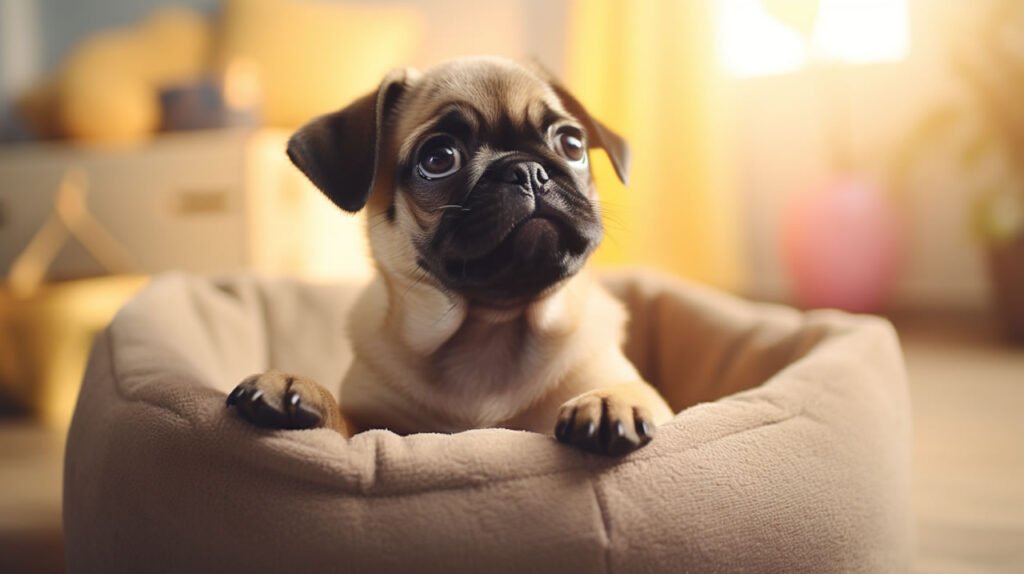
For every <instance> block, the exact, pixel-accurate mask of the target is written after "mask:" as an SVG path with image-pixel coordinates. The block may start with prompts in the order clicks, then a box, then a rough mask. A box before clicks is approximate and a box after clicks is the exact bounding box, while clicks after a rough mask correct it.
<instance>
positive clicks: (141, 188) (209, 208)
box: [0, 130, 370, 279]
mask: <svg viewBox="0 0 1024 574" xmlns="http://www.w3.org/2000/svg"><path fill="white" fill-rule="evenodd" d="M287 137H288V132H285V131H277V130H257V131H251V130H228V131H210V132H189V133H182V134H174V135H166V136H161V137H158V138H155V139H153V140H150V141H149V142H147V143H143V144H140V145H138V146H133V147H128V148H86V147H74V146H69V145H54V144H39V145H24V146H10V147H6V148H0V275H6V273H7V272H8V270H9V269H10V266H11V263H12V262H13V261H14V259H15V257H17V256H18V254H19V253H20V252H21V251H22V250H23V249H24V248H25V246H26V245H27V244H28V242H29V240H30V239H31V237H32V236H33V235H34V234H35V233H36V232H37V231H38V230H39V228H40V226H42V225H43V223H44V221H45V220H46V219H47V217H48V216H49V214H50V212H51V210H52V208H53V198H54V194H55V193H56V191H57V188H58V184H59V182H60V180H61V178H62V177H63V175H64V174H65V173H66V172H67V171H68V170H69V169H71V168H78V169H81V170H83V171H84V172H85V174H86V176H87V178H88V181H89V195H88V209H89V211H90V212H91V213H92V215H93V216H94V217H95V218H96V219H97V220H98V221H99V222H100V223H101V224H102V225H103V226H104V228H105V229H106V230H107V231H108V232H109V233H110V234H111V235H112V236H113V237H114V238H115V239H116V240H117V241H119V242H120V243H121V244H122V245H123V246H125V247H126V248H127V249H128V252H129V255H130V257H131V260H132V263H133V264H134V267H135V269H136V270H137V271H139V272H142V273H158V272H161V271H168V270H184V271H190V272H199V273H210V272H214V273H215V272H223V271H230V270H238V269H256V270H259V271H264V272H268V273H287V274H299V275H303V276H313V277H363V276H365V275H366V274H367V273H368V271H369V269H370V267H369V263H368V259H367V257H366V253H367V250H366V245H365V239H364V236H363V228H364V225H363V218H362V217H361V216H352V215H348V214H345V213H343V212H341V211H340V210H338V209H337V208H336V207H335V206H334V205H333V204H331V203H330V201H328V200H327V199H326V198H324V197H323V196H322V195H321V194H320V193H319V192H318V191H317V190H316V189H315V188H314V187H313V186H312V185H311V184H309V183H308V182H307V181H306V180H305V178H304V177H303V176H302V175H301V174H300V173H299V172H298V170H296V169H295V168H294V167H293V166H292V165H291V163H290V162H289V160H288V158H287V157H286V155H285V144H286V142H287ZM104 272H105V270H104V269H103V268H102V267H101V266H100V265H99V263H98V262H97V261H95V260H94V259H93V258H92V257H90V256H89V255H88V253H87V252H86V251H85V250H84V249H82V248H81V247H80V246H78V245H75V244H73V243H72V244H69V245H68V246H66V248H65V249H64V250H63V252H62V253H61V254H60V255H59V256H58V257H57V259H56V261H55V262H54V263H53V265H52V266H51V268H50V274H49V276H50V277H51V278H53V279H67V278H77V277H87V276H94V275H98V274H102V273H104Z"/></svg>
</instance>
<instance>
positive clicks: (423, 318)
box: [227, 58, 672, 455]
mask: <svg viewBox="0 0 1024 574" xmlns="http://www.w3.org/2000/svg"><path fill="white" fill-rule="evenodd" d="M596 148H602V149H604V150H605V151H606V152H607V155H608V157H609V158H610V159H611V162H612V164H613V166H614V167H615V170H616V172H617V174H618V176H619V178H620V179H622V180H623V182H625V180H626V174H627V170H628V167H629V151H628V147H627V145H626V142H625V141H623V139H622V138H621V137H619V136H618V135H616V134H615V133H614V132H612V131H611V130H609V129H608V128H607V127H605V126H604V125H603V124H601V123H600V122H599V121H597V120H596V119H594V118H592V117H591V116H590V114H588V113H587V112H586V110H585V109H584V108H583V106H582V105H580V103H579V102H578V101H577V100H576V99H575V98H574V97H573V96H572V95H570V94H569V93H568V92H567V91H566V90H565V89H564V88H562V87H561V86H560V85H558V84H557V83H555V82H553V81H552V80H551V79H550V78H548V77H547V75H546V74H544V73H543V72H538V71H535V70H531V69H527V68H525V67H522V66H519V65H517V64H515V63H512V62H509V61H506V60H501V59H496V58H471V59H459V60H454V61H451V62H448V63H445V64H441V65H439V66H437V67H435V68H432V69H430V70H428V71H427V72H425V73H420V72H418V71H415V70H412V69H405V70H398V71H395V72H392V73H391V74H389V75H388V76H387V77H385V78H384V80H383V82H382V83H381V84H380V87H379V88H378V89H377V91H376V92H373V93H370V94H367V95H365V96H363V97H362V98H360V99H358V100H356V101H355V102H353V103H351V104H350V105H349V106H348V107H346V108H344V109H342V110H340V111H337V112H334V113H331V114H327V115H325V116H322V117H319V118H316V119H314V120H312V121H311V122H309V123H308V124H306V125H305V126H304V127H302V128H301V129H299V130H298V132H297V133H295V135H294V136H293V137H292V138H291V140H290V141H289V144H288V155H289V157H290V158H291V160H292V161H293V162H294V163H295V165H296V166H298V168H299V169H300V170H302V172H303V173H304V174H305V175H306V176H307V177H309V179H310V180H311V181H312V182H313V183H314V184H315V185H316V186H317V187H318V188H319V189H320V190H321V191H323V193H325V194H326V195H327V197H329V198H330V199H331V200H332V201H333V202H334V203H335V204H337V205H338V206H339V207H341V208H342V209H344V210H345V211H349V212H357V211H360V210H366V212H367V217H368V225H367V227H368V235H369V242H370V246H371V251H372V253H373V257H374V259H375V262H376V267H377V274H376V276H375V278H374V279H373V280H372V282H371V283H370V284H369V285H368V286H367V287H366V288H365V290H364V291H363V292H362V295H361V296H360V297H359V299H358V301H357V302H356V304H355V305H354V307H353V310H352V312H351V316H350V320H349V323H350V336H351V341H352V346H353V349H354V353H355V359H354V362H353V364H352V366H351V369H350V370H349V372H348V374H347V376H346V377H345V379H344V381H343V383H342V387H341V401H340V402H341V404H340V408H339V405H337V404H336V403H335V401H334V399H333V398H332V396H331V394H330V393H329V392H328V391H327V390H326V389H324V388H323V387H322V386H320V385H319V384H317V383H316V382H314V381H311V380H309V379H307V378H303V377H302V376H299V375H292V374H286V373H281V372H278V371H269V372H266V373H263V374H259V375H254V376H252V377H249V378H247V379H246V380H245V381H243V382H242V383H241V384H240V385H239V386H238V387H237V388H235V390H234V391H232V392H231V394H230V395H229V397H228V400H227V403H228V405H229V406H233V407H234V408H236V409H237V410H238V412H239V413H240V414H241V415H242V417H243V418H244V419H246V420H248V421H250V422H252V423H253V424H256V425H258V426H262V427H270V428H286V429H289V428H317V427H327V428H332V429H335V430H337V431H338V432H341V433H344V434H346V435H351V434H352V433H355V432H359V431H362V430H367V429H390V430H392V431H394V432H397V433H402V434H405V433H417V432H444V433H452V432H458V431H463V430H467V429H476V428H484V427H505V428H512V429H524V430H531V431H536V432H541V433H547V432H550V431H552V430H553V431H554V435H555V437H557V439H558V440H559V441H561V442H563V443H567V444H570V445H573V446H576V447H579V448H581V449H584V450H587V451H590V452H594V453H600V454H605V455H620V454H624V453H628V452H631V451H633V450H635V449H637V448H639V447H641V446H643V445H645V444H647V443H648V442H649V441H650V440H651V439H652V437H653V435H654V432H655V428H656V426H657V425H659V424H661V423H664V422H665V421H668V420H669V419H670V418H671V417H672V411H671V409H670V408H669V406H668V405H667V404H666V402H665V400H664V399H663V398H662V397H661V396H660V395H659V394H658V392H657V391H656V390H655V389H654V388H653V387H651V386H650V385H649V384H647V383H646V382H644V381H643V379H642V378H641V377H640V375H639V373H638V372H637V370H636V368H634V366H633V365H632V364H631V363H630V362H629V361H628V360H627V359H626V357H625V356H624V355H623V352H622V348H621V347H622V343H623V338H624V325H625V322H626V320H627V316H626V312H625V310H624V309H623V307H622V305H621V304H620V303H619V302H618V301H617V300H615V299H614V298H613V297H612V296H611V295H609V294H608V293H607V292H605V291H604V290H603V289H602V288H601V287H600V286H599V285H598V283H596V282H595V280H594V279H592V278H591V277H590V276H589V275H588V274H587V273H586V272H585V270H584V269H583V268H584V264H585V262H586V261H587V258H588V256H589V255H590V254H591V253H592V252H593V251H594V249H595V248H596V247H597V246H598V244H599V243H600V241H601V237H602V226H601V217H600V210H599V205H598V197H597V193H596V189H595V187H594V181H593V179H592V177H591V169H590V154H589V151H590V150H592V149H596Z"/></svg>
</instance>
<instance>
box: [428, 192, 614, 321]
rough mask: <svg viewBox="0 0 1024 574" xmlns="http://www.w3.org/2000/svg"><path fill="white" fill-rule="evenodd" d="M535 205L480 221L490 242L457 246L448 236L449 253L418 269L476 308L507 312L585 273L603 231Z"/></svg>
mask: <svg viewBox="0 0 1024 574" xmlns="http://www.w3.org/2000/svg"><path fill="white" fill-rule="evenodd" d="M532 203H533V205H532V210H505V211H504V212H502V214H501V215H502V217H497V218H481V221H480V222H479V223H478V224H479V225H481V226H483V225H490V226H492V227H491V230H492V233H490V234H488V235H487V239H486V240H480V241H465V240H463V241H459V242H454V241H453V240H452V238H451V237H450V235H452V234H449V237H448V238H446V239H447V241H445V242H444V247H445V248H442V249H440V250H438V251H437V252H436V255H435V256H434V257H421V258H420V265H421V266H423V267H425V268H426V270H427V271H428V272H430V273H431V274H432V275H434V276H435V277H437V278H438V279H439V280H440V281H441V283H442V284H444V285H445V286H446V287H447V288H449V289H452V290H453V291H456V292H459V293H461V294H463V295H466V296H468V297H469V298H470V299H472V300H475V301H478V302H484V303H487V304H496V305H501V306H505V305H511V304H518V303H521V302H526V301H529V300H531V299H533V298H535V297H537V296H539V295H541V294H542V293H543V292H544V291H545V290H547V289H548V288H549V287H551V286H552V285H554V284H556V283H558V282H559V281H561V280H563V279H565V278H567V277H569V276H571V275H573V274H575V273H576V272H577V271H578V270H579V268H580V267H582V265H583V263H584V262H585V260H586V258H587V256H589V254H590V252H591V251H593V249H594V248H595V247H596V245H597V243H598V242H599V241H600V236H601V229H600V223H599V222H597V221H596V219H592V218H583V221H580V220H579V219H578V218H574V217H573V216H572V215H570V214H568V213H565V212H564V211H562V210H561V209H558V208H557V207H555V206H553V205H552V204H551V203H549V202H548V201H547V200H546V199H544V198H543V197H542V196H538V197H537V198H535V199H534V201H533V202H532ZM510 212H513V213H511V214H510ZM514 212H518V217H516V214H515V213H514ZM510 215H511V216H510ZM495 225H499V226H500V225H503V226H504V229H505V231H504V233H494V232H493V229H494V227H493V226H495Z"/></svg>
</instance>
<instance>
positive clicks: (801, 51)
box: [717, 0, 909, 77]
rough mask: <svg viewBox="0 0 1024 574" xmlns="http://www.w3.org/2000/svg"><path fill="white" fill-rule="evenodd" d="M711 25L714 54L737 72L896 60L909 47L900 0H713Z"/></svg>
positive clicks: (764, 72)
mask: <svg viewBox="0 0 1024 574" xmlns="http://www.w3.org/2000/svg"><path fill="white" fill-rule="evenodd" d="M717 28H718V30H717V33H718V51H719V60H720V62H721V64H722V66H723V67H724V68H725V70H726V71H727V72H728V73H729V74H731V75H734V76H740V77H744V76H765V75H775V74H782V73H787V72H794V71H796V70H799V69H800V68H803V67H805V66H806V65H808V64H809V63H812V62H821V63H851V64H859V63H872V62H891V61H899V60H901V59H903V58H905V57H906V56H907V53H908V50H909V37H908V36H909V32H908V17H907V2H906V0H718V1H717Z"/></svg>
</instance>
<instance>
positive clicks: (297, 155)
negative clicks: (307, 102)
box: [288, 69, 416, 213]
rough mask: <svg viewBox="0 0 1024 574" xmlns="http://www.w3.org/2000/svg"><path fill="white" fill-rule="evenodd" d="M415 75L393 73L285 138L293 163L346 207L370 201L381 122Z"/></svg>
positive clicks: (381, 135) (354, 208)
mask: <svg viewBox="0 0 1024 574" xmlns="http://www.w3.org/2000/svg"><path fill="white" fill-rule="evenodd" d="M415 74H416V72H415V70H411V69H402V70H394V71H392V72H391V73H389V74H388V75H387V76H385V78H384V80H383V81H382V82H381V84H380V86H379V87H378V88H377V90H376V91H374V92H370V93H369V94H366V95H365V96H363V97H361V98H359V99H358V100H356V101H354V102H352V103H351V104H349V105H348V106H347V107H345V108H343V109H341V110H338V111H336V112H333V113H329V114H325V115H322V116H320V117H318V118H314V119H313V120H311V121H310V122H309V123H307V124H306V125H304V126H302V127H301V128H299V130H298V131H297V132H295V134H293V135H292V137H291V139H289V140H288V157H289V158H290V159H291V160H292V163H294V164H295V166H296V167H298V168H299V169H300V170H301V171H302V173H304V174H306V177H308V178H309V180H310V181H312V182H313V184H314V185H316V186H317V187H318V188H320V191H322V192H324V195H326V196H327V197H328V198H330V200H331V201H333V202H334V203H335V204H336V205H337V206H338V207H340V208H342V209H344V210H345V211H349V212H353V213H354V212H356V211H359V210H360V209H362V208H363V206H365V205H366V202H367V200H369V198H370V192H371V191H373V185H374V181H375V180H376V177H377V171H378V169H379V168H380V156H381V153H380V152H381V146H382V145H383V144H384V142H383V139H384V136H385V134H384V124H385V121H386V119H387V118H388V115H389V113H390V112H391V110H392V108H394V106H395V103H396V102H397V101H398V99H399V97H400V96H401V95H402V93H403V92H404V90H405V88H406V87H407V85H408V83H409V82H410V81H411V79H412V78H413V77H414V76H415Z"/></svg>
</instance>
